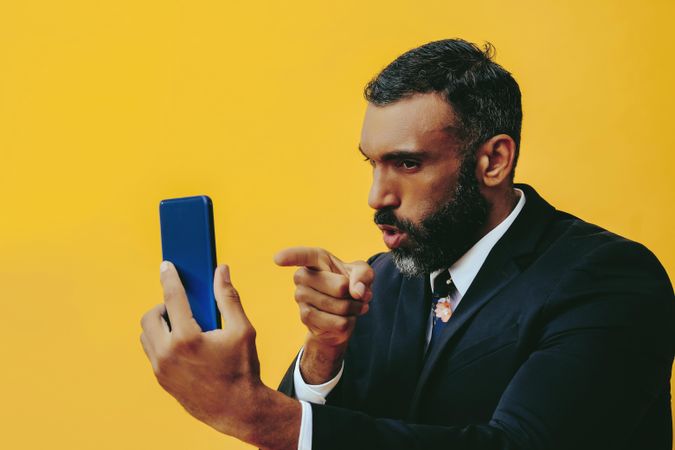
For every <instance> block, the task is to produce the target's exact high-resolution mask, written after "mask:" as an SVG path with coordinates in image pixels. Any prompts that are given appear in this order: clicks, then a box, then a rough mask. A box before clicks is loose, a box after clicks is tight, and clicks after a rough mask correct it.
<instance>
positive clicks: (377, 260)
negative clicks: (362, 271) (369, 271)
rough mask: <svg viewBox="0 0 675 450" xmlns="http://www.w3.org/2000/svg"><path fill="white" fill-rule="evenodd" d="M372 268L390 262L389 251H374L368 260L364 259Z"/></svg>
mask: <svg viewBox="0 0 675 450" xmlns="http://www.w3.org/2000/svg"><path fill="white" fill-rule="evenodd" d="M366 262H367V263H368V264H369V265H370V266H371V267H372V268H373V269H375V268H376V267H378V268H379V267H382V266H383V265H386V264H387V263H391V262H392V260H391V254H390V252H380V253H376V254H374V255H373V256H371V257H370V258H368V260H367V261H366Z"/></svg>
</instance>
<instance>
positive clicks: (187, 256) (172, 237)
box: [159, 195, 221, 331]
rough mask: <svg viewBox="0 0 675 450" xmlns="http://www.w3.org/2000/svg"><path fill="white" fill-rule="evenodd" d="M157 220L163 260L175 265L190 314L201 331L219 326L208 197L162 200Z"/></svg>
mask: <svg viewBox="0 0 675 450" xmlns="http://www.w3.org/2000/svg"><path fill="white" fill-rule="evenodd" d="M159 223H160V227H161V230H162V260H164V261H171V262H172V263H173V265H174V266H176V269H177V270H178V275H179V276H180V279H181V281H182V283H183V286H184V287H185V292H186V294H187V297H188V301H189V302H190V308H192V315H193V316H194V318H195V320H196V321H197V323H198V324H199V326H200V327H201V329H202V331H209V330H215V329H217V328H220V327H221V323H220V313H219V311H218V306H217V305H216V298H215V295H214V293H213V275H214V273H215V270H216V238H215V233H214V230H213V203H212V202H211V199H210V198H209V197H207V196H206V195H199V196H195V197H182V198H172V199H167V200H162V201H161V202H160V203H159ZM169 325H170V324H169Z"/></svg>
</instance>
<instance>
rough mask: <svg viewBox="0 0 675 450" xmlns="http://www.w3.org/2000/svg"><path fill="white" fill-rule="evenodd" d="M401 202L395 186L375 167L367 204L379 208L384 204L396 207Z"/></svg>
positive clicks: (384, 205)
mask: <svg viewBox="0 0 675 450" xmlns="http://www.w3.org/2000/svg"><path fill="white" fill-rule="evenodd" d="M400 204H401V201H400V199H399V196H398V195H397V194H396V191H395V186H394V184H393V183H392V182H391V180H389V179H387V177H386V176H385V174H383V173H381V172H380V171H378V170H377V169H376V170H375V171H374V172H373V184H372V185H371V186H370V192H369V193H368V206H370V207H371V208H373V209H376V210H379V209H382V208H384V207H386V206H389V207H393V208H397V207H398V206H399V205H400Z"/></svg>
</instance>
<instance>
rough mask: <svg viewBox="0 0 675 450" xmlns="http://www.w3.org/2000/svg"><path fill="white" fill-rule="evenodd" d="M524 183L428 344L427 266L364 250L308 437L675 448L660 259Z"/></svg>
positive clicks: (289, 384) (289, 388) (671, 340)
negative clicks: (363, 272) (341, 338)
mask: <svg viewBox="0 0 675 450" xmlns="http://www.w3.org/2000/svg"><path fill="white" fill-rule="evenodd" d="M518 187H519V188H520V189H522V190H523V191H524V192H525V196H526V203H525V207H524V209H523V210H522V211H521V213H520V215H519V216H518V217H517V219H516V221H515V222H514V223H513V224H512V226H511V228H509V230H508V231H507V232H506V234H505V235H504V236H503V237H502V239H501V240H500V241H499V242H498V243H497V244H496V246H495V247H494V248H493V249H492V251H491V253H490V255H489V256H488V258H487V260H486V261H485V263H484V265H483V267H482V268H481V270H480V272H479V273H478V275H477V276H476V278H475V280H474V281H473V283H472V285H471V287H470V288H469V290H468V291H467V292H466V295H465V296H464V297H463V298H462V300H461V302H460V304H459V306H458V307H457V309H456V311H455V312H454V314H453V316H452V317H451V319H450V321H449V322H448V326H447V327H446V329H445V330H444V331H443V333H444V334H443V336H442V341H441V342H442V343H441V345H438V346H435V347H434V348H433V350H432V352H431V353H430V354H429V355H427V356H426V358H425V357H424V356H423V347H424V338H425V331H426V325H427V320H428V318H429V313H430V303H429V302H430V288H429V281H428V276H422V277H418V278H406V277H404V276H402V274H401V273H400V272H399V271H398V270H397V269H396V267H395V265H394V264H393V262H392V260H391V255H390V254H389V253H382V254H378V255H375V256H374V257H373V258H371V259H370V260H369V262H370V263H371V265H372V267H373V268H374V270H375V273H376V276H375V282H374V284H373V294H374V297H373V300H372V302H371V307H370V311H369V312H368V314H366V315H364V316H361V317H360V318H359V319H358V321H357V325H356V328H355V330H354V334H353V336H352V338H351V340H350V342H349V347H348V350H347V354H346V357H345V368H344V373H343V376H342V378H341V380H340V382H339V384H338V386H337V387H336V388H335V390H334V391H333V392H331V394H330V395H329V396H328V401H327V404H326V405H312V415H313V440H312V448H313V450H326V449H340V450H345V449H346V450H357V449H364V450H365V449H368V450H371V449H448V450H461V449H480V450H489V449H574V450H578V449H594V450H598V449H612V450H619V449H659V450H671V445H672V444H671V442H672V424H671V401H670V382H669V380H670V374H671V369H672V363H673V353H674V351H675V299H674V297H673V289H672V286H671V284H670V281H669V280H668V276H667V274H666V273H665V271H664V269H663V267H662V266H661V264H659V262H658V260H657V259H656V257H655V256H654V255H653V254H652V253H651V252H650V251H649V250H647V249H646V248H645V247H644V246H642V245H641V244H638V243H635V242H632V241H629V240H627V239H624V238H622V237H620V236H617V235H615V234H612V233H610V232H608V231H606V230H603V229H602V228H599V227H597V226H595V225H591V224H589V223H586V222H584V221H582V220H580V219H578V218H576V217H574V216H572V215H570V214H567V213H564V212H561V211H557V210H556V209H555V208H553V207H552V206H551V205H549V204H548V203H547V202H546V201H544V200H543V199H542V198H541V197H540V196H539V195H538V194H537V193H536V192H535V191H534V190H533V189H532V188H531V187H529V186H526V185H518ZM292 371H293V367H291V368H290V369H289V372H288V373H287V374H286V376H285V377H284V380H283V381H282V384H281V386H280V390H282V391H283V392H285V393H287V394H288V395H293V394H294V393H293V376H292Z"/></svg>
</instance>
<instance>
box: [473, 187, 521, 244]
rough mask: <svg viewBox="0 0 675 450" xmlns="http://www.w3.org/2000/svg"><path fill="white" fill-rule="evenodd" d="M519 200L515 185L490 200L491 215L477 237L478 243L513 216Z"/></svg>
mask: <svg viewBox="0 0 675 450" xmlns="http://www.w3.org/2000/svg"><path fill="white" fill-rule="evenodd" d="M519 198H520V193H519V192H518V191H516V190H515V189H514V188H513V185H511V186H509V187H508V188H507V189H505V190H504V191H503V192H500V193H499V194H498V195H494V196H491V198H488V202H489V203H490V213H489V214H488V218H487V221H486V222H485V225H483V227H482V228H481V229H480V231H479V232H478V234H477V235H476V242H478V241H479V240H480V239H482V238H483V237H484V236H485V235H486V234H488V233H489V232H490V231H492V230H493V229H494V228H495V227H496V226H497V225H499V224H500V223H502V222H503V221H504V219H506V218H507V217H508V216H509V214H511V211H513V208H515V207H516V205H517V204H518V199H519Z"/></svg>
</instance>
